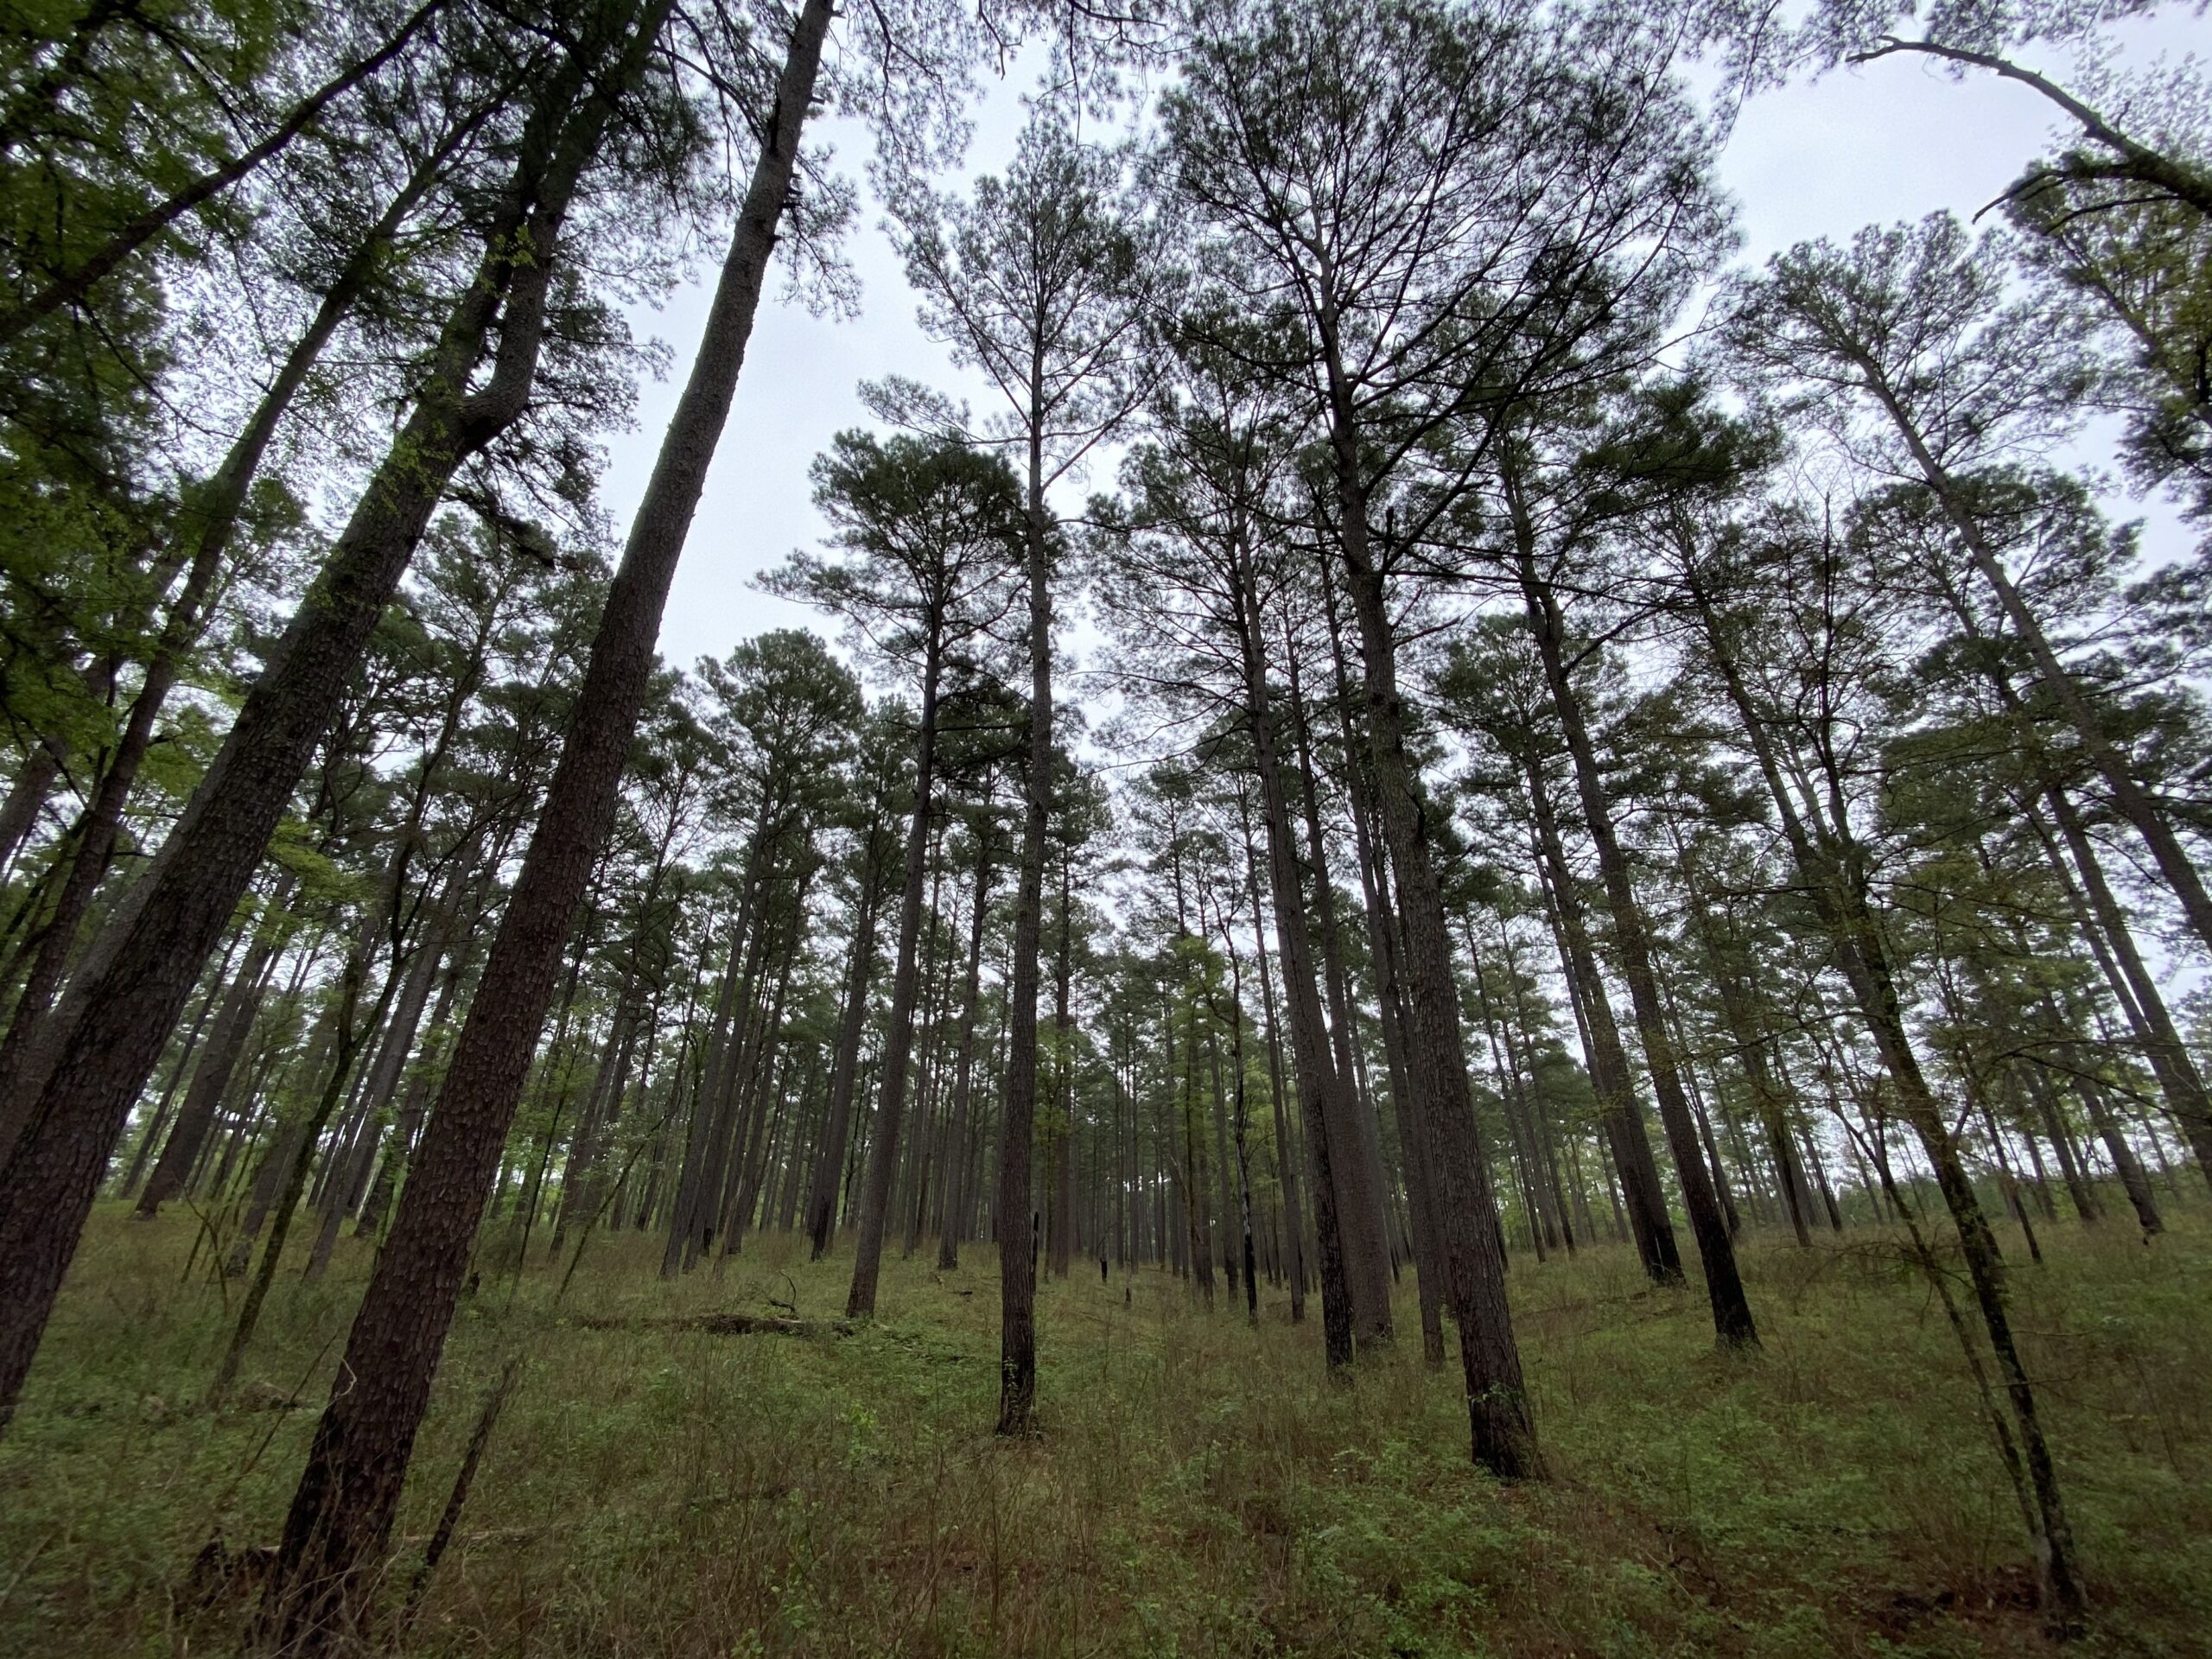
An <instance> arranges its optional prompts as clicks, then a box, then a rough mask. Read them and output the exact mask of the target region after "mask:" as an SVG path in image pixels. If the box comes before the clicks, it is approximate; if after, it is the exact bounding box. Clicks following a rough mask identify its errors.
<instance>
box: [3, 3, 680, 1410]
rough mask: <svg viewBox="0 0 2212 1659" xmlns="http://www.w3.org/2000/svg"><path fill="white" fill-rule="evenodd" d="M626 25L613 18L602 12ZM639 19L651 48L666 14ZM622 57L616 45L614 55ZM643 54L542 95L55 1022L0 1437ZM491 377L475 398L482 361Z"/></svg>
mask: <svg viewBox="0 0 2212 1659" xmlns="http://www.w3.org/2000/svg"><path fill="white" fill-rule="evenodd" d="M609 3H610V4H612V5H613V8H614V10H615V11H616V12H617V14H618V15H619V16H621V17H622V18H623V19H624V20H625V21H627V19H628V18H629V16H630V15H631V14H630V8H629V5H628V3H627V0H609ZM648 4H649V5H651V6H652V7H654V8H655V10H652V13H651V16H650V21H651V22H652V27H651V28H648V29H644V30H641V31H639V37H640V38H645V39H646V40H647V41H648V44H649V43H650V37H651V36H652V35H656V34H658V20H659V18H660V17H661V16H663V15H664V8H665V6H666V4H667V0H648ZM622 38H623V35H621V34H620V33H617V34H616V35H615V37H614V40H613V42H612V44H615V45H619V44H620V41H621V40H622ZM644 62H645V48H643V47H639V48H636V49H633V50H632V51H630V52H628V53H627V54H625V67H624V68H623V69H622V70H621V71H620V73H616V74H613V75H611V76H604V77H594V76H593V75H592V74H591V73H590V71H591V69H592V67H593V65H592V64H591V63H589V62H588V61H587V60H586V56H585V54H583V53H579V54H576V55H574V56H572V57H571V58H570V59H569V60H567V61H566V62H565V63H564V65H563V68H562V70H561V71H560V72H558V73H556V74H555V75H553V76H551V77H550V78H549V82H548V89H547V92H546V95H545V97H544V98H543V101H542V103H541V104H540V105H539V106H538V108H537V110H536V111H533V114H532V117H531V122H530V124H529V127H528V129H527V130H526V133H525V137H524V144H523V151H522V160H521V162H519V163H518V171H517V175H516V177H515V180H514V181H513V183H512V186H511V187H510V188H509V190H508V193H507V196H506V200H505V202H504V203H503V205H502V207H501V209H500V212H499V218H498V220H497V222H496V223H495V226H494V228H493V233H492V234H491V236H490V237H489V238H487V239H486V246H485V252H484V256H483V259H482V262H481V264H480V267H479V270H478V272H477V274H476V277H475V278H474V280H473V281H472V282H471V283H470V284H469V286H468V288H467V289H466V291H465V292H464V293H463V294H462V296H461V298H460V299H459V300H458V301H457V302H456V303H455V305H454V310H453V313H452V315H450V317H449V318H448V321H447V323H446V326H445V328H444V331H443V334H442V337H441V339H440V340H439V343H438V346H437V348H436V350H435V353H433V355H432V358H431V360H430V365H429V375H428V377H427V378H426V380H425V382H424V385H423V391H421V392H420V393H419V394H418V396H417V397H416V403H415V405H414V409H413V412H412V414H411V415H410V417H409V419H408V421H407V423H406V424H405V426H404V429H402V431H401V433H400V435H399V438H398V440H397V442H396V443H395V444H394V446H393V448H392V451H391V454H390V455H389V456H388V457H387V459H386V460H385V463H384V464H383V466H382V467H379V468H378V472H377V474H376V475H375V476H374V477H373V478H372V480H370V482H369V485H368V487H367V489H366V491H365V493H364V494H363V495H362V498H361V500H360V502H359V505H358V506H357V507H356V508H355V510H354V512H353V518H352V519H351V521H350V522H349V523H348V524H346V529H345V531H343V532H342V533H341V534H340V537H339V538H338V542H337V544H336V546H335V547H334V549H333V550H332V553H331V556H330V558H329V560H328V562H327V563H326V564H325V565H324V567H323V569H322V570H321V573H320V574H319V575H317V576H316V577H315V581H314V582H313V583H312V584H311V585H310V587H309V588H308V591H307V593H306V594H305V595H304V596H303V597H302V601H301V602H300V605H299V607H298V610H297V611H296V613H295V614H294V616H293V619H292V621H291V624H290V626H289V627H288V628H287V629H286V631H285V632H284V635H283V639H281V640H280V641H279V642H278V644H277V646H276V648H275V650H274V652H272V654H271V656H270V659H269V664H268V666H267V668H266V669H265V670H264V672H263V674H262V676H261V677H260V678H259V679H258V680H257V682H256V683H255V684H254V686H253V689H252V690H251V691H250V692H249V693H248V694H247V696H246V698H245V702H244V704H243V706H242V707H241V708H240V709H239V710H238V718H237V720H236V721H234V723H233V724H232V728H231V731H230V734H229V736H228V737H227V738H226V741H225V742H224V744H223V747H222V749H221V750H220V752H219V753H218V754H217V756H216V759H215V761H214V764H213V766H211V767H210V768H209V770H208V772H207V775H206V777H205V778H203V779H201V781H200V786H199V788H198V789H196V790H195V791H194V793H193V797H192V799H191V801H190V803H189V804H188V805H187V806H186V808H185V810H184V813H183V816H182V817H181V818H180V820H179V821H178V823H177V824H176V827H175V829H173V830H172V831H171V832H170V835H169V837H168V841H167V842H164V843H163V845H162V850H161V853H160V855H159V856H158V857H157V858H156V861H155V864H154V867H153V868H150V869H149V871H148V873H147V874H146V876H145V877H144V879H143V880H142V881H141V882H140V884H139V888H138V891H137V898H136V902H134V903H132V904H130V905H129V906H126V911H127V912H128V913H127V914H125V915H121V916H118V918H117V921H116V923H115V924H114V925H112V926H111V929H110V934H111V940H103V941H102V942H101V943H100V944H96V945H95V946H94V948H93V950H92V953H91V957H90V958H89V959H88V960H87V962H86V964H85V966H84V968H83V969H82V970H81V972H80V973H79V976H78V984H77V985H76V986H75V987H73V989H72V992H71V995H70V996H69V997H68V998H67V1000H66V1001H65V1002H64V1004H63V1005H62V1006H61V1007H59V1008H57V1009H56V1010H55V1013H54V1016H53V1018H54V1020H56V1021H57V1022H60V1023H59V1024H57V1026H56V1027H55V1031H56V1039H55V1044H54V1053H55V1056H56V1058H55V1062H54V1068H53V1075H52V1077H51V1080H50V1081H49V1082H48V1084H47V1085H46V1087H45V1088H44V1089H42V1090H41V1091H40V1093H39V1096H38V1097H37V1099H36V1101H35V1103H34V1105H33V1106H32V1109H31V1111H30V1113H29V1117H28V1119H27V1121H26V1122H25V1124H24V1127H23V1129H22V1134H21V1135H19V1137H18V1139H17V1141H16V1145H15V1147H14V1148H13V1150H12V1151H11V1152H10V1154H9V1158H8V1163H7V1167H6V1169H5V1171H4V1173H0V1427H3V1426H4V1422H5V1420H6V1418H7V1417H8V1416H10V1415H11V1414H13V1411H14V1409H15V1403H16V1397H17V1395H19V1393H20V1392H21V1389H22V1381H23V1377H24V1376H25V1375H26V1374H27V1373H28V1372H29V1369H30V1361H31V1357H32V1355H33V1354H34V1353H35V1351H36V1350H37V1346H38V1340H39V1337H40V1335H41V1333H42V1332H43V1331H44V1330H45V1327H46V1321H47V1317H48V1314H49V1313H51V1312H52V1310H53V1306H54V1298H55V1296H56V1295H57V1294H59V1293H60V1287H61V1280H62V1276H63V1275H64V1274H65V1273H66V1272H67V1269H68V1265H69V1260H70V1257H71V1256H72V1255H73V1254H74V1253H75V1249H76V1245H77V1241H78V1239H79V1236H81V1234H82V1232H83V1230H84V1224H85V1217H86V1214H87V1212H88V1211H89V1210H90V1208H91V1205H92V1197H93V1194H94V1192H96V1191H97V1189H98V1187H99V1178H100V1173H101V1171H102V1169H103V1168H104V1166H105V1162H106V1159H107V1155H108V1151H109V1149H110V1148H111V1147H112V1146H113V1145H114V1143H115V1138H116V1135H117V1134H118V1131H119V1130H120V1128H121V1127H122V1124H123V1122H124V1120H125V1119H126V1118H127V1116H129V1114H130V1107H131V1105H132V1103H133V1102H134V1101H135V1100H136V1099H137V1095H138V1091H139V1090H140V1089H141V1088H142V1087H143V1084H144V1083H145V1079H146V1077H147V1075H148V1073H149V1071H151V1070H152V1068H153V1066H154V1065H155V1063H156V1060H157V1059H158V1058H159V1056H160V1052H161V1048H162V1043H163V1041H164V1040H165V1039H166V1038H167V1037H168V1032H169V1028H170V1027H171V1026H172V1025H173V1024H174V1023H175V1020H176V1016H177V1013H178V1011H179V1009H180V1008H181V1007H182V1006H183V1004H184V1001H185V999H186V998H187V997H188V995H190V993H191V988H192V984H193V982H194V979H195V978H196V977H197V976H198V975H199V972H200V966H201V964H202V963H205V962H206V960H207V953H208V951H209V950H212V949H213V946H214V944H215V942H216V941H217V940H218V939H219V938H220V937H221V935H222V931H223V929H224V927H225V926H226V924H227V923H228V921H229V920H230V918H231V916H232V912H233V911H234V910H235V909H236V907H237V905H238V898H239V896H240V894H241V893H243V892H244V891H245V887H246V884H247V882H248V881H250V880H251V879H252V875H253V872H254V869H255V868H256V867H257V866H258V865H259V863H260V861H261V859H262V855H263V854H264V850H265V849H266V848H267V846H268V843H269V838H270V835H271V834H272V833H274V831H275V829H276V828H277V823H279V821H280V820H281V819H282V818H283V813H284V809H285V807H286V806H287V804H289V801H290V799H291V796H292V791H293V790H294V788H295V787H296V785H297V784H298V782H299V779H300V777H301V775H302V772H304V771H305V770H306V768H307V766H308V762H309V760H311V759H312V758H313V756H314V753H315V746H316V744H317V743H318V742H319V741H321V736H322V734H323V731H324V730H325V728H327V726H328V724H329V722H330V721H331V718H332V717H333V715H334V714H335V713H336V711H337V709H338V707H339V704H340V702H341V700H342V699H343V697H344V696H345V693H346V687H347V685H348V684H349V683H351V681H352V678H353V672H354V670H355V668H356V667H357V665H358V664H359V661H360V658H361V655H362V652H364V651H365V649H366V648H367V645H368V642H369V639H370V637H371V636H372V633H373V632H374V631H375V629H376V626H377V623H378V620H379V619H380V618H381V617H382V616H383V614H384V610H385V605H386V603H387V602H388V601H389V600H390V598H391V594H392V591H393V589H394V588H396V587H397V583H398V581H399V578H400V576H401V575H402V573H403V572H404V570H405V569H406V567H407V563H408V561H409V559H410V557H411V556H412V555H413V553H414V550H415V546H416V542H417V541H418V540H419V539H420V538H421V536H422V534H423V529H424V527H425V525H426V524H428V523H429V518H430V515H431V513H432V512H434V511H435V508H436V506H437V505H438V502H439V500H440V499H442V496H443V494H444V492H445V486H446V484H447V482H448V480H449V479H450V478H451V477H452V475H453V474H454V470H455V469H456V468H458V467H460V465H461V463H462V461H465V460H466V459H467V458H468V457H469V456H470V455H472V454H476V453H477V452H479V451H480V450H481V449H482V448H484V447H485V446H486V444H488V443H489V442H491V441H492V440H493V438H494V437H496V436H497V435H499V432H500V431H502V430H503V429H505V428H506V427H507V426H509V425H510V424H512V423H513V421H514V420H515V419H517V418H518V416H520V415H521V414H522V413H523V411H524V409H525V407H526V406H527V404H528V400H529V394H530V389H531V382H532V380H533V379H534V378H535V374H536V369H537V353H538V348H539V346H540V345H541V344H542V341H543V334H544V313H545V304H546V302H547V299H548V297H549V294H550V288H551V283H552V267H553V264H554V258H553V256H554V255H555V253H556V245H557V242H558V238H559V234H560V231H561V228H562V225H563V220H564V219H565V217H566V214H567V212H568V208H569V203H570V201H571V200H572V199H573V197H574V194H575V188H576V184H577V181H578V180H579V178H580V177H581V175H582V172H583V170H584V168H585V167H586V165H587V164H588V162H589V161H590V160H591V158H592V157H593V156H594V155H595V154H596V152H597V150H598V148H599V143H600V139H601V136H602V134H603V133H604V131H605V130H606V127H607V123H608V121H609V119H610V118H611V116H612V114H613V89H614V88H616V87H619V86H627V85H628V84H630V82H631V80H632V79H633V77H634V75H635V74H636V73H638V72H639V70H641V69H642V67H643V65H644ZM495 323H496V324H497V334H498V347H497V352H496V357H495V361H494V364H493V369H492V372H491V374H490V375H489V377H488V378H486V379H485V380H484V382H483V384H482V385H480V387H477V388H476V389H474V390H472V389H471V387H472V383H473V380H474V378H475V376H476V373H477V371H478V369H479V367H480V365H481V364H482V363H483V361H484V359H485V357H486V353H487V352H488V351H489V350H490V348H491V342H492V340H493V331H494V325H495Z"/></svg>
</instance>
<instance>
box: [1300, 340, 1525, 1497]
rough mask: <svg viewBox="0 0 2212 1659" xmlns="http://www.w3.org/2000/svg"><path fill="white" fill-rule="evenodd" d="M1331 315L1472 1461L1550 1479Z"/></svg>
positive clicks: (1337, 400) (1354, 590) (1335, 399)
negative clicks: (1511, 1296) (1508, 1277)
mask: <svg viewBox="0 0 2212 1659" xmlns="http://www.w3.org/2000/svg"><path fill="white" fill-rule="evenodd" d="M1320 321H1321V325H1322V329H1323V334H1324V343H1325V358H1326V367H1327V371H1328V383H1329V428H1330V443H1331V451H1332V455H1331V458H1332V462H1333V466H1334V471H1335V474H1336V476H1335V484H1336V492H1335V493H1336V503H1335V505H1336V510H1337V515H1338V521H1337V531H1338V543H1339V548H1340V550H1341V552H1342V554H1343V557H1344V571H1345V575H1346V576H1347V578H1348V585H1349V587H1350V588H1351V601H1352V616H1353V620H1354V622H1355V623H1356V625H1357V632H1358V639H1359V654H1360V662H1361V668H1362V676H1363V687H1362V690H1363V694H1364V696H1365V700H1366V705H1367V706H1366V710H1365V713H1366V721H1365V724H1366V728H1367V741H1368V749H1369V753H1370V760H1371V765H1372V768H1373V777H1374V779H1375V792H1376V798H1377V801H1378V804H1380V805H1381V807H1382V817H1383V842H1384V844H1385V846H1386V847H1387V848H1388V849H1389V855H1390V866H1391V871H1392V874H1394V875H1395V877H1396V885H1397V891H1398V919H1399V923H1400V925H1401V926H1402V928H1403V930H1404V933H1405V946H1406V949H1405V960H1404V963H1403V964H1402V965H1403V969H1404V979H1405V987H1406V1013H1407V1021H1406V1023H1407V1026H1408V1032H1407V1035H1408V1039H1410V1040H1409V1043H1408V1049H1409V1058H1411V1060H1412V1065H1411V1067H1410V1068H1409V1075H1408V1079H1407V1080H1408V1083H1409V1084H1411V1085H1412V1089H1413V1094H1414V1102H1415V1103H1416V1105H1417V1106H1418V1108H1419V1109H1420V1112H1421V1122H1422V1126H1423V1128H1424V1129H1425V1130H1426V1132H1427V1145H1428V1149H1429V1154H1430V1156H1431V1157H1432V1159H1433V1160H1434V1163H1435V1166H1436V1177H1437V1185H1436V1196H1437V1199H1438V1203H1437V1211H1438V1214H1439V1217H1440V1219H1441V1220H1442V1222H1443V1224H1444V1229H1443V1230H1444V1237H1443V1240H1442V1243H1443V1245H1444V1253H1445V1258H1446V1268H1447V1270H1448V1272H1447V1279H1448V1287H1449V1291H1450V1295H1451V1301H1452V1320H1453V1322H1454V1323H1455V1324H1457V1325H1458V1326H1459V1363H1460V1367H1461V1370H1462V1371H1463V1372H1464V1373H1465V1382H1466V1391H1467V1420H1468V1429H1469V1435H1470V1441H1471V1451H1472V1454H1473V1457H1474V1460H1475V1461H1476V1462H1477V1463H1478V1464H1481V1465H1483V1466H1484V1468H1486V1469H1488V1470H1490V1471H1491V1473H1493V1474H1495V1475H1497V1476H1498V1477H1499V1478H1502V1479H1516V1478H1522V1477H1527V1476H1535V1475H1541V1473H1542V1472H1543V1465H1542V1460H1541V1456H1540V1454H1539V1453H1538V1451H1537V1447H1536V1432H1535V1419H1534V1417H1533V1416H1532V1414H1531V1413H1530V1411H1529V1395H1528V1389H1527V1388H1526V1387H1525V1386H1524V1384H1523V1383H1522V1377H1521V1351H1520V1349H1519V1347H1518V1346H1517V1345H1516V1343H1515V1342H1514V1339H1513V1316H1512V1313H1511V1311H1510V1308H1509V1307H1508V1306H1507V1305H1506V1300H1505V1258H1504V1253H1503V1249H1502V1248H1501V1246H1500V1242H1499V1233H1498V1225H1497V1200H1496V1198H1494V1197H1493V1195H1492V1193H1491V1181H1490V1168H1489V1165H1488V1163H1487V1161H1486V1160H1484V1156H1483V1148H1482V1141H1481V1138H1480V1137H1479V1136H1478V1135H1477V1134H1476V1131H1475V1117H1474V1101H1473V1094H1472V1090H1471V1084H1470V1080H1469V1077H1468V1075H1467V1050H1466V1043H1465V1037H1464V1035H1463V1033H1462V1032H1461V1029H1460V1018H1459V982H1458V978H1457V976H1455V974H1454V973H1453V970H1452V936H1451V932H1450V927H1449V924H1448V923H1447V921H1446V918H1445V911H1444V893H1443V889H1442V887H1440V885H1439V883H1438V880H1437V875H1436V867H1435V864H1434V862H1433V858H1432V855H1431V851H1430V848H1431V843H1432V842H1433V831H1432V829H1431V828H1430V824H1429V814H1428V804H1427V798H1426V797H1425V796H1424V794H1423V792H1422V791H1421V780H1420V776H1419V773H1418V772H1417V771H1416V770H1415V768H1414V761H1413V757H1412V756H1411V754H1410V753H1408V750H1407V747H1406V710H1405V700H1404V697H1403V696H1402V693H1401V692H1400V690H1399V689H1398V667H1397V641H1396V639H1395V636H1394V634H1393V632H1392V630H1391V624H1390V614H1389V600H1388V596H1387V594H1386V592H1385V587H1384V583H1385V578H1384V575H1383V571H1382V570H1381V569H1379V568H1378V567H1377V566H1376V563H1375V558H1374V554H1373V550H1372V548H1371V546H1370V537H1369V531H1368V523H1367V512H1368V500H1367V492H1366V488H1365V486H1364V484H1363V481H1362V477H1361V470H1360V469H1361V467H1362V464H1363V463H1362V460H1361V456H1360V453H1359V423H1358V417H1357V414H1356V412H1355V410H1354V407H1353V397H1352V389H1351V383H1350V382H1349V381H1348V380H1347V379H1346V378H1345V376H1344V370H1343V365H1342V362H1341V359H1340V358H1339V356H1338V347H1337V320H1336V317H1335V315H1334V314H1333V313H1332V312H1330V311H1326V310H1325V311H1324V312H1323V314H1322V315H1321V318H1320Z"/></svg>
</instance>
